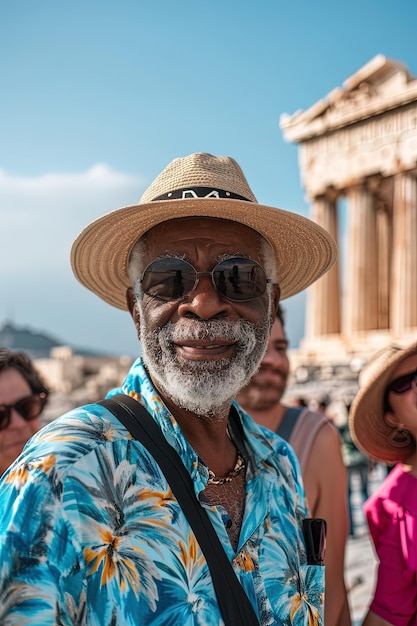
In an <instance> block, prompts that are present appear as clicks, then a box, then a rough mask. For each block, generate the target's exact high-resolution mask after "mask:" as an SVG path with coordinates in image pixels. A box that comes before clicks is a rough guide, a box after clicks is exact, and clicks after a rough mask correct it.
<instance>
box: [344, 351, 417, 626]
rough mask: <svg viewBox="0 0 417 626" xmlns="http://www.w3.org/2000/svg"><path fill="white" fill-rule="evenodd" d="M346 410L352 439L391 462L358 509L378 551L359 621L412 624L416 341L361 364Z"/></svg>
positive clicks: (378, 625)
mask: <svg viewBox="0 0 417 626" xmlns="http://www.w3.org/2000/svg"><path fill="white" fill-rule="evenodd" d="M362 380H363V381H364V382H363V384H362V381H361V388H360V391H359V393H358V395H357V396H356V398H355V400H354V402H353V404H352V408H351V412H350V429H351V433H352V438H353V439H354V441H355V443H356V445H357V446H358V447H360V448H361V449H362V450H363V451H364V452H365V453H366V454H367V455H368V456H370V457H371V458H373V459H375V460H376V461H380V462H382V463H386V464H388V465H395V467H394V469H393V470H392V471H391V472H390V473H389V474H388V476H387V478H386V479H385V480H384V482H383V483H382V485H381V486H380V488H379V489H378V490H377V491H376V492H375V493H374V494H373V495H372V496H371V497H370V498H369V499H368V500H367V501H366V502H365V504H364V511H365V514H366V518H367V521H368V526H369V531H370V534H371V537H372V540H373V542H374V546H375V551H376V554H377V556H378V560H379V566H378V574H377V580H376V586H375V591H374V596H373V599H372V602H371V605H370V607H369V611H368V613H367V615H366V617H365V620H364V622H363V626H386V625H390V624H392V625H393V626H409V625H416V624H417V450H416V439H417V343H413V344H412V345H411V346H408V347H406V348H401V347H395V346H394V347H390V348H388V349H387V350H386V351H384V353H382V354H381V355H379V358H377V359H375V360H374V362H373V363H371V364H370V365H369V366H367V368H366V370H365V371H364V373H363V375H362Z"/></svg>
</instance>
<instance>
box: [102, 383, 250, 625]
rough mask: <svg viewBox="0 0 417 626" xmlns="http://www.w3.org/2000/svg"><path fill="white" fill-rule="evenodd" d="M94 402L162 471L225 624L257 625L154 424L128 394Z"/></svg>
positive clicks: (187, 482) (183, 474)
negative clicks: (200, 555) (196, 546)
mask: <svg viewBox="0 0 417 626" xmlns="http://www.w3.org/2000/svg"><path fill="white" fill-rule="evenodd" d="M98 404H102V405H103V406H105V407H106V408H107V409H108V410H109V411H111V412H112V413H113V414H114V415H115V416H116V417H117V418H118V419H119V421H120V422H122V424H123V425H124V426H126V428H127V429H128V430H129V431H130V432H131V434H132V435H133V436H134V437H135V439H137V440H138V441H140V442H141V443H142V444H143V445H144V446H145V447H146V448H147V449H148V451H149V452H150V453H151V454H152V456H153V457H154V459H155V461H156V462H157V463H158V465H159V467H160V469H161V471H162V472H163V474H164V475H165V478H166V479H167V481H168V483H169V484H170V486H171V489H172V492H173V493H174V495H175V497H176V499H177V500H178V502H179V504H180V506H181V508H182V510H183V512H184V514H185V516H186V517H187V519H188V522H189V524H190V526H191V528H192V530H193V533H194V535H195V537H196V539H197V541H198V544H199V545H200V547H201V549H202V551H203V553H204V556H205V558H206V561H207V564H208V567H209V569H210V573H211V577H212V581H213V585H214V589H215V591H216V595H217V600H218V603H219V607H220V611H221V614H222V616H223V620H224V622H225V624H226V625H227V626H259V620H258V618H257V616H256V614H255V611H254V609H253V607H252V604H251V602H250V601H249V598H248V596H247V595H246V593H245V591H244V589H243V587H242V585H241V584H240V582H239V580H238V578H237V577H236V574H235V572H234V570H233V567H232V565H231V563H230V561H229V559H228V558H227V555H226V552H225V551H224V549H223V546H222V544H221V542H220V539H219V538H218V536H217V533H216V531H215V530H214V528H213V525H212V523H211V522H210V519H209V517H208V515H207V512H206V511H205V509H204V508H203V507H202V506H201V505H200V503H199V502H198V500H197V498H196V495H195V491H194V486H193V482H192V479H191V476H190V475H189V473H188V471H187V470H186V468H185V465H184V463H183V462H182V459H181V457H180V456H179V455H178V454H177V452H176V450H174V448H173V447H172V446H170V445H169V443H168V442H167V440H166V439H165V437H164V435H163V434H162V431H161V429H160V427H159V426H158V424H157V423H156V422H155V420H154V419H153V418H152V416H151V415H150V414H149V413H148V411H147V410H146V409H145V408H144V407H143V406H142V405H141V404H140V403H139V402H137V401H136V400H135V399H134V398H131V397H130V396H127V395H124V394H118V395H116V396H113V397H112V398H109V399H107V400H103V401H102V402H99V403H98Z"/></svg>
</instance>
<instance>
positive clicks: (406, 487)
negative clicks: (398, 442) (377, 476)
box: [364, 463, 417, 626]
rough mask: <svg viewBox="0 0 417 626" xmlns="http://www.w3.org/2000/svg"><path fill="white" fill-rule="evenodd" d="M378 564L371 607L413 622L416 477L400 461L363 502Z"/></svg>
mask: <svg viewBox="0 0 417 626" xmlns="http://www.w3.org/2000/svg"><path fill="white" fill-rule="evenodd" d="M364 511H365V515H366V517H367V520H368V526H369V531H370V533H371V536H372V539H373V542H374V545H375V550H376V553H377V555H378V558H379V568H378V577H377V584H376V589H375V595H374V598H373V601H372V604H371V606H370V609H371V611H373V612H374V613H376V614H377V615H379V616H380V617H382V618H384V619H386V620H387V621H388V622H390V623H391V624H394V626H409V625H411V624H413V625H417V478H415V477H414V476H412V475H411V474H409V473H408V472H405V471H404V469H403V466H402V464H401V463H399V464H398V465H396V466H395V467H394V469H393V470H392V471H391V472H390V473H389V474H388V476H387V478H386V479H385V480H384V482H383V483H382V485H381V486H380V488H379V489H378V491H376V493H374V494H373V495H372V496H371V497H370V498H369V499H368V500H367V501H366V502H365V504H364Z"/></svg>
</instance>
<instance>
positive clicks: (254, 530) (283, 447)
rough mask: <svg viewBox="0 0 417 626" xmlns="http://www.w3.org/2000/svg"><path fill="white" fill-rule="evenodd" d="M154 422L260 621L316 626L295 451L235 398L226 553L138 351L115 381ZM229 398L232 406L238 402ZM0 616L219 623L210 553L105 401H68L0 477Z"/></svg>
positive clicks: (163, 625) (99, 623)
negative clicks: (237, 496) (239, 470)
mask: <svg viewBox="0 0 417 626" xmlns="http://www.w3.org/2000/svg"><path fill="white" fill-rule="evenodd" d="M120 392H122V393H125V394H129V395H131V396H133V397H136V398H137V399H139V400H140V401H141V402H142V403H143V404H144V406H145V407H146V408H147V409H148V411H149V412H150V413H151V414H152V415H153V417H154V419H155V420H156V421H157V422H158V424H159V425H160V426H161V428H162V430H163V432H164V435H165V437H166V438H167V440H168V442H169V443H170V444H171V445H172V446H174V447H175V449H176V450H177V452H178V453H179V454H180V456H181V458H182V460H183V462H184V464H185V466H186V468H187V470H188V471H189V473H190V475H191V476H192V478H193V482H194V486H195V491H196V495H197V497H199V498H200V502H201V504H202V506H206V508H207V512H208V514H209V516H210V519H211V521H212V523H213V526H214V528H215V530H216V532H217V533H218V535H219V537H220V540H221V542H222V544H223V546H224V548H225V550H226V553H227V555H228V557H229V559H230V561H231V563H232V564H233V567H234V569H235V572H236V575H237V576H238V578H239V580H240V582H241V584H242V586H243V587H244V589H245V591H246V593H247V595H248V597H249V598H250V600H251V602H252V604H253V606H254V608H255V611H256V612H257V613H258V615H259V619H260V623H261V624H262V626H266V625H269V624H271V625H272V624H288V625H291V624H292V625H294V626H301V625H305V626H307V625H309V626H310V625H311V626H315V625H317V626H320V625H321V624H322V623H323V621H322V619H323V618H322V615H323V592H324V589H323V579H324V568H323V567H319V566H310V565H307V564H306V555H305V546H304V540H303V536H302V519H303V517H306V516H307V515H308V511H307V510H306V505H305V498H304V492H303V489H302V486H301V479H300V470H299V466H298V462H297V461H296V459H295V456H294V453H293V451H292V450H291V448H290V447H289V446H288V444H287V443H286V442H284V441H283V440H282V439H281V438H280V437H278V436H277V435H275V434H273V433H270V432H269V431H266V430H265V429H263V428H261V427H259V426H258V425H257V424H255V422H254V421H253V420H252V419H251V418H250V417H249V416H248V415H247V414H245V413H244V412H243V411H242V410H241V409H240V408H239V407H237V409H238V413H239V417H240V419H241V422H242V427H243V432H244V437H245V442H246V446H247V449H248V452H249V455H250V463H249V466H248V469H247V483H246V508H245V514H244V519H243V524H242V529H241V534H240V540H239V546H238V549H237V551H236V552H234V550H233V548H232V546H231V544H230V542H229V540H228V535H227V532H226V529H225V526H224V519H225V518H227V515H226V514H225V513H226V512H225V511H224V510H222V509H221V507H218V508H217V509H216V507H213V506H207V504H206V503H205V499H204V496H203V494H202V492H203V490H204V488H205V484H206V481H207V468H205V467H203V466H202V462H201V460H200V459H199V458H198V457H197V455H196V453H195V452H194V450H193V449H192V448H191V447H190V446H189V444H188V442H187V441H186V439H185V438H184V436H183V434H182V432H181V429H180V428H179V426H178V424H177V422H176V421H175V419H174V417H173V416H172V415H171V414H170V413H169V411H168V410H167V408H166V407H165V405H164V404H163V402H162V401H161V399H160V398H159V396H158V395H157V393H156V392H155V389H154V388H153V386H152V383H151V381H150V380H149V378H148V376H147V374H146V372H145V370H144V368H143V365H142V363H141V360H140V359H138V360H137V361H136V363H134V364H133V366H132V368H131V370H130V372H129V374H128V375H127V377H126V379H125V381H124V383H123V386H122V388H121V389H116V390H113V391H112V392H111V393H110V394H109V395H113V394H115V393H120ZM236 406H237V405H236ZM0 502H1V506H0V535H1V538H2V541H1V544H0V563H1V568H0V623H1V624H4V625H5V626H13V625H14V626H17V625H19V626H24V625H26V624H31V625H33V624H39V625H42V626H52V625H56V624H59V625H62V626H113V625H114V626H116V625H117V626H133V625H135V626H137V625H138V624H140V625H151V626H188V625H189V626H197V625H201V626H221V625H222V624H223V620H222V617H221V615H220V612H219V607H218V604H217V600H216V595H215V592H214V588H213V585H212V581H211V578H210V573H209V570H208V566H207V563H206V560H205V558H204V555H203V554H202V552H201V549H200V547H199V545H198V543H197V542H196V540H195V537H194V535H193V533H192V531H191V529H190V527H189V525H188V522H187V520H186V518H185V517H184V515H183V513H182V510H181V509H180V507H179V506H178V503H177V501H176V499H175V497H174V496H173V494H172V492H171V489H170V487H169V485H168V483H167V481H166V479H165V477H164V476H163V474H162V473H161V471H160V469H159V467H158V466H157V465H156V464H155V462H154V460H153V458H152V456H151V455H150V454H149V453H148V451H147V450H146V449H145V448H144V447H143V446H142V445H141V444H140V443H139V442H137V441H136V440H134V439H133V438H132V437H131V435H130V433H128V432H127V431H126V429H125V427H124V426H123V425H122V424H120V423H119V422H118V420H117V419H116V417H114V416H113V415H112V414H111V413H110V412H109V411H107V409H105V408H104V407H103V406H102V405H99V404H91V405H87V406H84V407H80V408H77V409H74V410H72V411H70V412H69V413H67V414H66V415H64V416H62V417H60V418H58V419H56V420H55V421H54V422H52V423H51V424H49V425H48V426H46V427H45V428H44V429H43V430H41V431H40V432H39V433H37V434H36V435H35V436H34V437H33V438H32V439H31V440H30V441H29V442H28V444H27V445H26V447H25V450H24V451H23V452H22V454H21V456H20V457H19V459H18V460H17V461H16V462H15V463H14V464H13V465H12V466H11V467H10V468H9V470H8V471H7V472H6V473H5V474H4V476H3V478H2V480H1V483H0Z"/></svg>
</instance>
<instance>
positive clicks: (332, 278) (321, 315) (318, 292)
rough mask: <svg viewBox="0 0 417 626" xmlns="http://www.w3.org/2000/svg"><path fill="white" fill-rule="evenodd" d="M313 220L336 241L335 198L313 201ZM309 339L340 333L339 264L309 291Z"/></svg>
mask: <svg viewBox="0 0 417 626" xmlns="http://www.w3.org/2000/svg"><path fill="white" fill-rule="evenodd" d="M311 217H312V219H313V220H314V221H315V222H317V223H318V224H320V226H323V228H325V229H326V230H327V231H328V232H329V233H330V234H331V235H332V237H333V238H334V239H335V240H336V241H337V239H338V228H337V211H336V196H335V195H332V194H331V193H330V192H329V193H327V194H326V195H323V196H320V197H317V198H315V199H314V201H313V205H312V212H311ZM307 311H308V315H307V322H306V337H307V338H308V339H315V338H317V337H321V336H323V335H329V334H332V333H339V332H340V284H339V263H338V261H336V263H335V264H334V265H333V267H332V268H331V269H330V270H329V271H328V272H326V274H325V275H324V276H322V277H321V278H320V279H319V280H317V281H316V282H315V283H313V285H311V287H310V288H309V289H308V292H307Z"/></svg>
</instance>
